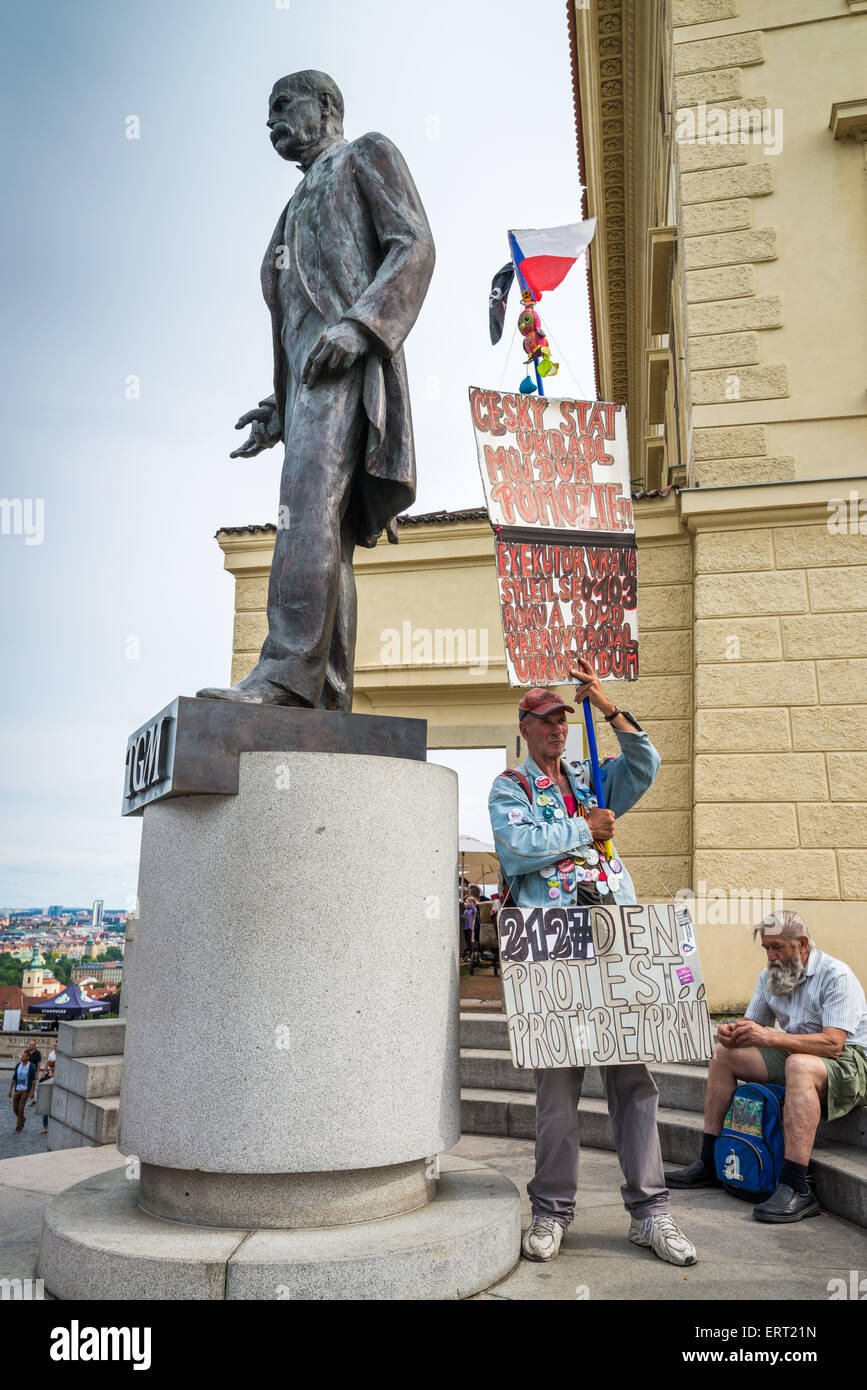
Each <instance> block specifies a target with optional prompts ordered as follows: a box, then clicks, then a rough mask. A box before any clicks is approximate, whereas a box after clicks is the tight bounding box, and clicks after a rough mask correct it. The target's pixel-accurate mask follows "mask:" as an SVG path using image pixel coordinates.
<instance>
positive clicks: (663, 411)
mask: <svg viewBox="0 0 867 1390" xmlns="http://www.w3.org/2000/svg"><path fill="white" fill-rule="evenodd" d="M568 27H569V41H570V43H571V46H572V58H573V72H574V78H575V99H576V128H577V136H578V168H577V170H576V189H577V183H578V174H579V172H580V175H581V179H580V181H581V182H582V183H583V184H586V188H587V192H586V195H585V201H584V207H583V215H585V216H595V217H597V218H598V229H597V234H596V238H595V240H594V242H593V244H592V246H591V249H590V254H589V259H588V276H589V281H590V302H591V317H592V330H593V339H594V348H595V355H596V365H597V383H598V393H599V397H600V399H603V400H614V401H625V402H626V404H627V406H628V415H629V425H630V456H631V459H632V468H633V490H634V496H635V515H636V528H637V536H638V547H639V549H638V556H639V559H638V567H639V585H640V590H639V592H640V599H639V626H640V634H641V635H640V668H641V676H640V679H639V680H638V682H637V683H636V684H635V685H634V686H632V687H630V688H629V691H628V700H623V699H622V691H620V690H618V692H617V693H618V694H620V695H621V702H622V703H628V706H629V708H631V709H632V710H633V711H634V712H635V714H636V715H637V717H638V718H639V720H640V722H641V723H642V724H643V725H644V727H646V728H647V729H648V731H649V732H650V734H651V737H652V738H653V740H654V742H655V743H656V745H657V747H658V748H659V750H660V753H661V755H662V760H663V761H662V768H661V771H660V774H659V777H658V779H657V782H656V783H655V785H654V787H653V789H652V790H651V792H650V793H649V794H648V796H647V797H645V798H644V800H643V801H642V802H641V804H640V806H639V807H637V808H636V809H635V810H634V811H633V812H631V813H630V814H629V815H628V816H627V817H626V818H625V819H624V821H623V823H622V826H621V827H620V830H619V833H618V844H619V845H620V847H621V849H622V850H623V852H624V853H625V854H627V855H628V856H629V862H630V867H631V869H632V871H633V876H634V879H635V882H636V886H637V889H638V892H639V894H640V895H641V896H644V897H648V898H650V897H662V896H666V895H668V894H670V893H673V892H674V891H677V890H678V889H683V888H686V887H690V886H691V887H692V889H693V891H695V892H696V893H698V894H699V899H698V901H697V903H696V912H697V916H698V932H699V940H700V943H701V953H702V961H703V965H704V971H705V977H706V979H707V981H708V986H709V996H710V1002H711V1006H712V1007H713V1008H714V1009H718V1010H723V1009H736V1008H740V1007H742V1006H743V1005H744V1004H745V1002H746V1000H747V999H748V997H749V995H750V994H751V992H752V987H753V984H754V981H755V978H756V974H757V972H758V969H759V968H760V967H761V963H762V960H763V956H762V953H761V951H760V948H759V947H758V946H757V945H756V944H755V943H754V942H753V939H752V935H751V933H750V930H749V927H748V925H747V924H746V923H748V922H751V921H753V920H755V918H756V916H758V915H760V912H759V908H762V910H767V904H770V905H771V906H774V905H776V903H777V902H782V903H784V904H785V905H786V906H794V907H796V908H797V909H798V910H800V911H801V912H802V913H803V914H804V916H805V918H806V920H807V921H808V923H809V924H810V926H811V928H812V929H813V930H814V934H815V936H816V937H817V939H818V941H819V942H820V944H821V945H822V946H824V947H825V948H826V949H827V950H829V951H831V952H832V953H833V954H835V955H838V956H840V957H841V958H843V959H844V960H846V961H848V962H849V964H851V965H852V966H853V968H855V969H856V971H857V972H858V974H859V975H860V977H861V979H862V981H867V465H865V459H867V391H865V386H867V314H865V312H864V306H865V304H867V254H865V246H867V238H865V231H867V143H865V141H867V65H865V62H864V54H865V53H867V0H589V3H581V0H569V5H568ZM468 430H469V425H468ZM862 511H863V516H862ZM273 536H274V531H273V528H270V527H245V528H231V527H230V528H227V529H226V530H224V531H222V532H220V534H219V537H218V540H219V543H220V545H221V547H222V549H223V551H224V554H225V564H226V568H227V569H228V570H230V572H231V573H232V574H233V575H234V578H235V609H236V617H235V635H234V649H233V663H232V679H233V680H237V679H239V678H240V677H241V676H243V675H244V674H245V673H246V672H247V671H248V670H249V669H250V667H251V666H252V665H253V663H254V661H255V659H256V656H257V655H258V651H259V648H260V645H261V642H262V640H263V637H264V635H265V614H264V607H265V595H266V589H267V575H268V570H269V566H270V559H271V550H272V547H273ZM400 541H401V543H400V545H399V546H397V547H394V546H389V545H387V544H384V543H382V544H380V545H379V546H377V547H376V549H374V550H371V551H365V550H359V551H358V552H357V556H356V576H357V582H358V594H359V635H358V646H357V658H356V700H355V708H356V709H357V710H359V711H362V712H364V711H367V712H371V711H375V712H377V713H385V714H403V715H415V716H419V717H423V718H426V719H427V720H428V726H429V739H428V741H429V746H430V747H431V748H461V747H497V748H500V749H502V750H503V752H504V757H505V758H506V759H507V760H511V761H514V760H515V757H516V742H515V738H516V726H515V723H514V709H515V704H516V699H515V693H514V692H513V691H510V690H509V688H508V686H507V684H506V675H505V660H504V653H503V646H502V637H501V627H500V618H499V609H498V602H497V588H496V581H495V573H494V565H493V541H492V535H491V530H490V526H489V524H488V521H487V518H486V516H485V514H484V512H462V513H448V512H443V513H441V514H436V515H429V516H427V517H411V518H403V519H402V524H401V526H400ZM599 737H600V743H601V745H602V747H603V748H604V749H606V750H610V751H613V747H614V743H613V738H612V736H611V735H610V733H609V731H608V729H607V726H604V725H603V726H602V728H601V729H600V732H599ZM702 897H703V901H702ZM703 919H704V920H703Z"/></svg>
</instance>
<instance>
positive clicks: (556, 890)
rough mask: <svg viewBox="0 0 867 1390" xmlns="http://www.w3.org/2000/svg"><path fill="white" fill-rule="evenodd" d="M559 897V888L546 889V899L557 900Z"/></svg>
mask: <svg viewBox="0 0 867 1390" xmlns="http://www.w3.org/2000/svg"><path fill="white" fill-rule="evenodd" d="M559 896H560V889H559V888H549V889H548V897H549V898H559Z"/></svg>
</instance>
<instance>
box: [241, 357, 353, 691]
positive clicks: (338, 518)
mask: <svg viewBox="0 0 867 1390" xmlns="http://www.w3.org/2000/svg"><path fill="white" fill-rule="evenodd" d="M363 376H364V363H363V362H360V363H356V364H355V366H353V367H351V368H350V370H349V371H348V372H345V373H342V374H340V375H334V376H326V377H321V378H320V380H319V381H318V382H317V384H316V385H315V386H314V387H312V388H310V387H306V386H299V387H298V388H297V393H296V395H295V400H294V408H293V411H292V419H291V424H290V426H289V431H288V438H287V441H286V457H285V461H284V464H283V473H282V476H281V479H280V511H279V514H278V527H277V539H276V541H275V544H274V558H273V560H272V562H271V579H270V583H269V586H268V636H267V638H266V639H265V644H264V646H263V647H262V654H261V656H260V658H259V664H258V666H257V668H256V671H255V673H254V674H255V675H256V676H262V677H265V678H266V679H267V680H270V681H274V682H275V683H276V684H278V685H281V686H283V687H284V688H285V689H286V690H290V691H292V692H293V694H295V695H300V696H301V697H302V699H304V700H307V701H309V703H310V704H311V705H316V704H317V703H318V702H319V699H320V695H321V693H322V688H323V684H324V681H325V675H326V668H327V667H328V664H329V656H330V657H331V661H332V671H333V676H334V678H335V679H336V681H337V682H338V684H342V685H343V687H344V690H342V691H341V692H340V693H341V697H343V696H344V694H345V687H346V686H347V685H348V689H349V701H350V704H351V699H352V693H351V692H352V675H351V673H352V661H353V655H354V648H355V627H356V623H355V580H354V577H353V574H352V551H353V549H354V538H353V536H352V534H351V530H350V528H349V521H348V518H347V516H346V513H347V508H348V506H349V501H350V497H351V493H352V487H353V481H354V478H355V474H356V471H357V469H358V468H359V466H361V461H362V456H363V450H364V443H365V440H366V436H367V430H366V426H367V416H366V415H365V412H364V406H363V404H362V398H361V388H362V381H363ZM329 684H330V682H329ZM340 706H341V707H348V706H346V705H345V701H344V698H341V700H340Z"/></svg>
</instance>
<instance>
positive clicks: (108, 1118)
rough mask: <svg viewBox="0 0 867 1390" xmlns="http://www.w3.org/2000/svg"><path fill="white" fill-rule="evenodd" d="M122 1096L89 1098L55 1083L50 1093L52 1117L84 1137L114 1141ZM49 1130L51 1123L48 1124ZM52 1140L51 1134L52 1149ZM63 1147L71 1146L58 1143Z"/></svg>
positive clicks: (50, 1144)
mask: <svg viewBox="0 0 867 1390" xmlns="http://www.w3.org/2000/svg"><path fill="white" fill-rule="evenodd" d="M119 1109H120V1096H98V1097H92V1098H90V1099H86V1098H85V1097H84V1096H80V1095H76V1094H75V1092H74V1091H67V1090H66V1089H65V1088H64V1087H62V1086H58V1085H57V1084H56V1083H55V1085H54V1089H53V1091H52V1096H51V1112H50V1114H51V1119H53V1120H56V1121H57V1122H58V1123H59V1124H61V1125H63V1126H64V1128H65V1129H70V1130H77V1131H78V1133H79V1134H81V1135H83V1136H84V1138H85V1139H88V1140H90V1141H91V1142H92V1143H94V1144H113V1143H114V1142H115V1140H116V1139H117V1124H118V1112H119ZM49 1129H50V1126H49ZM54 1147H55V1146H54V1145H53V1144H52V1143H51V1136H50V1134H49V1148H54ZM57 1147H58V1148H61V1147H72V1146H71V1145H70V1146H67V1145H59V1144H58V1145H57Z"/></svg>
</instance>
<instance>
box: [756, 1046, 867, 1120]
mask: <svg viewBox="0 0 867 1390" xmlns="http://www.w3.org/2000/svg"><path fill="white" fill-rule="evenodd" d="M758 1051H759V1052H760V1053H761V1054H762V1058H763V1060H764V1063H765V1066H766V1067H767V1069H768V1080H769V1081H770V1082H772V1083H773V1084H774V1085H775V1086H785V1084H786V1059H787V1058H788V1057H791V1056H792V1055H793V1054H792V1053H791V1052H783V1051H782V1049H780V1048H778V1047H760V1048H759V1049H758ZM821 1060H822V1061H823V1062H824V1063H825V1069H826V1071H827V1073H828V1094H827V1096H826V1097H825V1100H824V1101H823V1103H822V1109H823V1110H826V1111H827V1116H828V1119H829V1120H839V1119H841V1117H842V1116H843V1115H848V1114H849V1111H850V1110H854V1109H855V1107H856V1106H857V1105H867V1058H865V1056H864V1053H863V1052H862V1051H861V1049H860V1048H859V1047H853V1046H852V1045H851V1043H847V1044H846V1046H845V1047H844V1048H843V1051H842V1052H841V1053H840V1056H839V1057H823V1058H822V1059H821Z"/></svg>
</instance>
